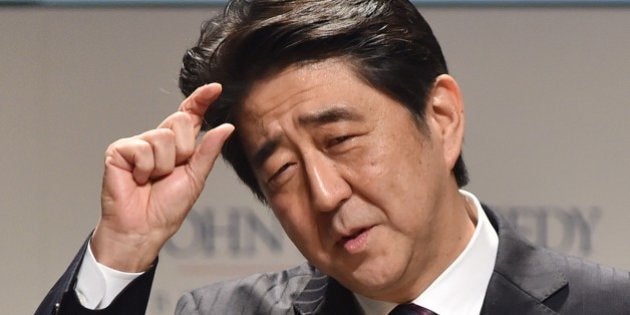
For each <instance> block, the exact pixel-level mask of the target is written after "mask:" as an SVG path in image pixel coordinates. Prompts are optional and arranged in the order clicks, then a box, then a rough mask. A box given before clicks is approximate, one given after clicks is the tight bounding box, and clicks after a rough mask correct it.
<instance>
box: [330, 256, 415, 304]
mask: <svg viewBox="0 0 630 315" xmlns="http://www.w3.org/2000/svg"><path fill="white" fill-rule="evenodd" d="M400 266H401V265H400V264H396V263H393V262H391V261H390V262H389V263H387V264H378V263H373V264H361V265H359V266H357V268H356V269H354V270H352V271H351V272H349V273H348V274H345V275H341V276H340V277H336V279H338V280H339V282H341V283H342V284H343V285H344V286H345V287H347V288H348V289H350V290H351V291H354V292H356V293H359V294H361V295H364V296H366V297H369V298H373V299H378V300H383V299H384V298H385V297H387V296H389V295H391V294H392V293H393V292H396V291H399V290H400V288H399V287H400V285H401V279H402V276H403V273H404V268H401V267H400Z"/></svg>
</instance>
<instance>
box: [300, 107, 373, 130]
mask: <svg viewBox="0 0 630 315" xmlns="http://www.w3.org/2000/svg"><path fill="white" fill-rule="evenodd" d="M362 119H363V116H362V115H360V114H359V113H357V112H355V111H353V110H350V109H348V108H344V107H338V106H335V107H330V108H326V109H324V110H321V111H318V112H314V113H309V114H305V115H302V116H300V117H298V122H299V124H300V125H305V126H312V125H325V124H330V123H335V122H338V121H359V120H362Z"/></svg>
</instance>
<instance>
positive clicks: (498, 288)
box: [36, 208, 630, 315]
mask: <svg viewBox="0 0 630 315" xmlns="http://www.w3.org/2000/svg"><path fill="white" fill-rule="evenodd" d="M484 210H485V211H486V213H487V215H488V218H489V219H490V221H491V222H492V225H493V226H494V228H495V229H496V230H497V232H498V235H499V248H498V252H497V261H496V265H495V268H494V272H493V274H492V277H491V279H490V283H489V285H488V290H487V292H486V297H485V299H484V303H483V307H482V310H481V313H482V314H630V274H629V273H628V272H626V271H621V270H617V269H614V268H609V267H604V266H601V265H598V264H594V263H591V262H587V261H585V260H583V259H580V258H574V257H569V256H566V255H562V254H559V253H556V252H553V251H550V250H547V249H544V248H540V247H537V246H533V245H531V244H529V243H528V242H527V241H525V240H524V239H523V238H521V237H520V236H519V235H518V234H517V233H516V232H515V231H514V230H513V229H512V228H511V227H510V226H509V224H508V223H507V222H506V221H505V220H504V219H503V218H501V217H499V216H497V215H496V214H495V213H493V212H492V211H491V210H489V209H487V208H484ZM84 247H85V246H84ZM83 251H84V249H83V250H82V251H81V252H80V253H79V255H77V257H76V258H75V259H74V261H73V263H72V264H71V265H70V267H69V268H68V270H67V271H66V273H65V274H64V276H63V277H62V278H61V279H60V280H59V281H58V282H57V284H56V285H55V287H53V289H52V290H51V291H50V293H49V294H48V296H47V297H46V298H45V299H44V301H43V302H42V305H40V308H39V309H38V310H37V312H36V314H51V313H52V312H54V311H55V305H58V306H59V307H58V308H57V309H58V311H59V312H58V313H59V314H97V313H95V312H93V311H92V312H90V311H88V310H85V309H83V308H81V306H80V304H79V303H78V301H77V299H76V295H75V294H74V290H73V289H72V288H73V283H74V281H75V280H74V279H75V278H76V272H77V270H78V264H79V263H80V261H81V257H82V256H83ZM154 271H155V269H152V270H150V271H149V272H147V273H145V274H144V275H143V276H141V277H139V278H138V279H136V280H134V281H133V282H132V284H130V285H129V287H127V288H126V289H125V291H123V293H121V294H120V295H119V296H118V297H117V298H116V299H115V300H114V302H113V303H112V305H111V306H110V307H108V309H107V310H104V311H101V312H102V313H101V314H105V313H111V314H142V313H143V312H144V309H145V307H146V304H147V300H148V296H149V292H150V289H151V281H152V278H153V274H154ZM453 302H454V303H457V301H453ZM175 313H176V314H185V315H188V314H190V315H192V314H361V309H360V307H359V305H358V302H357V301H356V299H355V298H354V295H353V294H352V292H350V291H349V290H348V289H346V288H344V287H343V286H342V285H341V284H340V283H338V282H337V281H335V280H334V279H332V278H330V277H328V276H327V275H325V274H323V273H321V272H320V271H319V270H317V269H316V268H315V267H313V266H311V265H309V264H303V265H300V266H297V267H295V268H292V269H289V270H285V271H282V272H275V273H265V274H257V275H252V276H249V277H246V278H242V279H236V280H229V281H223V282H218V283H215V284H211V285H209V286H206V287H202V288H199V289H196V290H193V291H191V292H189V293H187V294H185V295H183V296H182V298H181V299H180V300H179V302H178V303H177V307H176V310H175ZM53 314H54V313H53Z"/></svg>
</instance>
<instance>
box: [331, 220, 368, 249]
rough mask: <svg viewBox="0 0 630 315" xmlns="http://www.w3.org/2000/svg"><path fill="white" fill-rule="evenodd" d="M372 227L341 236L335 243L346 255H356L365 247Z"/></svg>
mask: <svg viewBox="0 0 630 315" xmlns="http://www.w3.org/2000/svg"><path fill="white" fill-rule="evenodd" d="M372 228H373V226H370V227H366V228H361V229H357V230H354V231H352V232H351V233H349V234H347V235H344V236H342V237H341V238H340V239H339V241H338V242H337V243H338V244H339V245H340V246H342V247H343V248H344V249H345V250H346V251H347V252H348V253H350V254H356V253H358V252H360V251H362V250H363V249H365V248H366V247H367V238H368V235H369V232H370V230H372Z"/></svg>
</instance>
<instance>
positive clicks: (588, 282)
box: [548, 251, 630, 314]
mask: <svg viewBox="0 0 630 315" xmlns="http://www.w3.org/2000/svg"><path fill="white" fill-rule="evenodd" d="M548 253H549V254H550V256H551V257H552V258H553V260H554V261H555V262H556V265H557V266H558V267H559V268H560V270H561V272H562V273H563V274H564V275H565V276H566V277H567V281H568V285H567V288H566V290H564V291H560V292H559V294H556V295H559V296H552V297H551V301H553V300H554V298H555V299H557V298H559V297H562V295H567V296H566V297H564V298H562V299H561V300H564V299H568V301H569V302H570V303H567V304H566V305H565V306H569V305H571V306H573V307H577V309H591V310H599V311H603V310H606V311H607V312H608V314H626V313H625V312H627V311H628V310H629V309H630V273H629V272H628V271H626V270H622V269H618V268H613V267H609V266H605V265H602V264H598V263H595V262H592V261H589V260H587V259H584V258H578V257H573V256H568V255H564V254H560V253H557V252H552V251H548Z"/></svg>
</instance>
